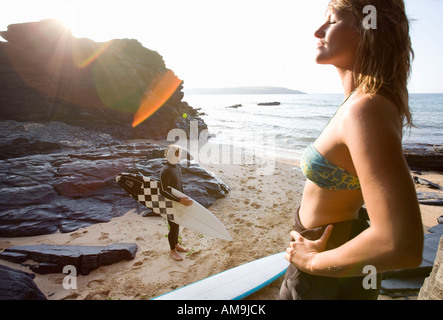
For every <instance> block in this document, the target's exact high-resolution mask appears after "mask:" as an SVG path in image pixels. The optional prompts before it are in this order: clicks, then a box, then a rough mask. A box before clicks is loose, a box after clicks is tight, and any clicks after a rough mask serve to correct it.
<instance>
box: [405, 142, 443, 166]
mask: <svg viewBox="0 0 443 320" xmlns="http://www.w3.org/2000/svg"><path fill="white" fill-rule="evenodd" d="M403 153H404V155H405V157H406V161H407V162H408V165H409V167H410V168H411V169H419V170H430V171H439V172H443V145H433V144H404V145H403Z"/></svg>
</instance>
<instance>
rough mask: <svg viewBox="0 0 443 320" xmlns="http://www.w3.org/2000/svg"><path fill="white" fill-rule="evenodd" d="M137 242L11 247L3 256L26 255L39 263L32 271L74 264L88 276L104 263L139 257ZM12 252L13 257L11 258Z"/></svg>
mask: <svg viewBox="0 0 443 320" xmlns="http://www.w3.org/2000/svg"><path fill="white" fill-rule="evenodd" d="M136 252H137V245H136V244H135V243H128V244H126V243H116V244H111V245H108V246H60V245H47V244H43V245H29V246H17V247H10V248H7V249H5V250H4V252H3V254H1V255H0V258H1V259H4V258H5V257H6V259H8V258H9V257H10V253H16V254H21V255H26V258H27V260H28V259H30V260H34V261H35V262H38V263H39V264H36V265H34V264H32V265H29V267H30V268H31V270H32V271H34V272H36V273H39V274H47V273H62V272H63V268H64V267H65V266H67V265H72V266H74V267H75V268H76V269H77V272H78V273H79V274H82V275H87V274H89V272H90V271H91V270H94V269H97V268H98V267H100V266H104V265H110V264H113V263H116V262H119V261H122V260H132V259H134V258H135V254H136ZM8 255H9V257H8Z"/></svg>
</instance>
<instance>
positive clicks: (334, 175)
mask: <svg viewBox="0 0 443 320" xmlns="http://www.w3.org/2000/svg"><path fill="white" fill-rule="evenodd" d="M300 167H301V170H302V171H303V174H304V175H305V177H306V178H307V179H309V180H311V181H312V182H314V183H315V184H316V185H318V186H319V187H321V188H324V189H328V190H359V189H361V187H360V181H359V179H358V177H356V176H355V175H353V174H352V173H349V172H348V171H347V170H346V169H343V168H340V167H339V166H336V165H335V164H333V163H331V162H329V161H328V160H327V159H326V158H325V157H323V156H322V155H321V154H320V152H318V151H317V149H316V148H315V147H314V145H313V144H311V145H310V146H309V147H308V148H307V149H306V151H305V153H304V154H303V156H302V158H301V160H300Z"/></svg>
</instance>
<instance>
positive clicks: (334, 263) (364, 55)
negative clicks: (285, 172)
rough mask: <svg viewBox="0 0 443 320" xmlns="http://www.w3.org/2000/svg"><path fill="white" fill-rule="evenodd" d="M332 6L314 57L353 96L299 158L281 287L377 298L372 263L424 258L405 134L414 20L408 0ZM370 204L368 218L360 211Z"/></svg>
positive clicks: (408, 264) (310, 295) (292, 292)
mask: <svg viewBox="0 0 443 320" xmlns="http://www.w3.org/2000/svg"><path fill="white" fill-rule="evenodd" d="M366 5H373V6H374V7H375V8H376V10H377V20H376V23H377V25H376V27H377V29H371V28H367V24H366V25H364V24H363V22H364V21H365V16H366V15H367V14H366V15H365V13H364V12H365V11H366V12H367V10H364V8H365V6H366ZM326 16H327V17H326V22H325V23H324V24H323V25H322V26H321V27H320V28H319V29H318V30H317V31H316V32H315V37H316V38H318V48H317V55H316V62H317V63H319V64H331V65H334V66H335V67H336V69H337V71H338V73H339V76H340V78H341V81H342V84H343V89H344V92H345V97H347V98H346V99H345V101H344V103H343V104H342V105H341V106H340V107H339V109H338V110H337V112H336V114H335V115H334V117H333V118H332V119H331V120H330V122H329V123H328V125H327V126H326V127H325V129H324V131H323V132H322V133H321V135H320V136H319V137H318V139H317V140H316V141H315V142H314V143H313V145H311V146H310V147H309V148H308V149H307V150H306V152H305V154H304V156H303V157H302V159H301V162H300V163H301V168H302V170H303V172H304V174H305V175H306V177H307V181H306V185H305V189H304V192H303V197H302V201H301V205H300V207H299V208H298V210H297V213H296V219H295V220H296V225H295V231H292V232H291V237H292V241H291V242H290V244H289V247H288V248H287V250H286V252H287V254H286V259H287V260H289V262H290V267H289V268H288V271H287V273H286V275H285V279H284V281H283V284H282V288H281V291H280V297H281V299H376V298H377V296H378V290H379V289H380V277H378V282H377V283H375V284H374V283H373V284H369V289H368V283H366V286H365V282H364V279H365V276H367V271H366V270H367V269H365V267H366V266H370V267H373V268H374V267H375V270H376V272H377V273H382V272H384V271H387V270H395V269H406V268H413V267H416V266H418V265H419V264H420V263H421V259H422V250H423V227H422V222H421V215H420V210H419V206H418V201H417V197H416V192H415V188H414V184H413V182H412V179H411V176H410V173H409V170H408V166H407V164H406V161H405V159H404V156H403V152H402V141H401V139H402V131H403V127H404V126H405V125H406V126H409V125H412V122H411V114H410V111H409V106H408V90H407V80H408V77H409V73H410V67H411V59H412V57H413V51H412V48H411V41H410V37H409V22H408V20H407V17H406V14H405V7H404V2H403V0H390V1H386V0H376V1H374V0H371V1H369V0H332V1H331V2H330V4H329V6H328V10H327V14H326ZM363 204H365V206H366V209H367V213H368V216H369V219H370V226H369V224H367V219H362V218H360V217H359V212H361V210H360V209H361V207H362V205H363ZM374 287H375V289H374Z"/></svg>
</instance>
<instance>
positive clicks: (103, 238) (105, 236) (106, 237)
mask: <svg viewBox="0 0 443 320" xmlns="http://www.w3.org/2000/svg"><path fill="white" fill-rule="evenodd" d="M98 240H100V241H101V242H102V243H110V242H112V240H111V239H110V238H109V233H107V232H101V237H100V238H98Z"/></svg>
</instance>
